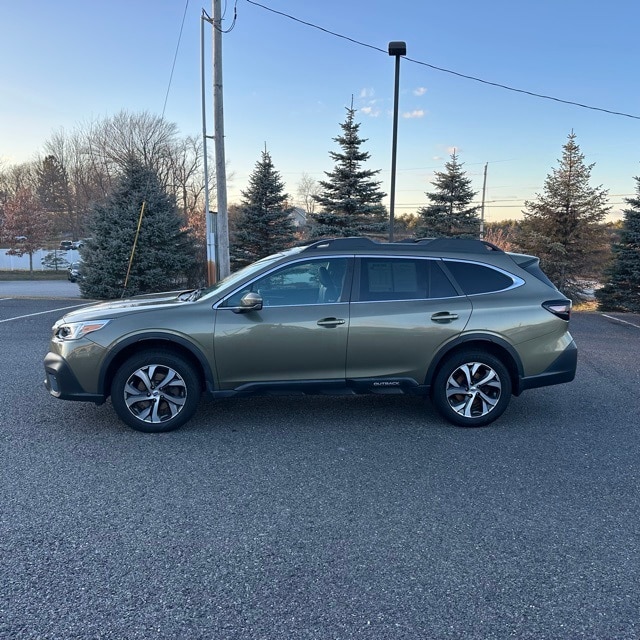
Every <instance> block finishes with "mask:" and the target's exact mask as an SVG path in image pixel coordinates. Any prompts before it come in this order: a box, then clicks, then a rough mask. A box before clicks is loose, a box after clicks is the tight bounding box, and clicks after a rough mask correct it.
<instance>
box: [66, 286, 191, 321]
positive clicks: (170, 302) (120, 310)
mask: <svg viewBox="0 0 640 640" xmlns="http://www.w3.org/2000/svg"><path fill="white" fill-rule="evenodd" d="M180 293H182V291H165V292H163V293H153V294H148V295H143V296H135V297H133V298H127V299H125V300H111V301H109V302H100V303H98V304H91V305H89V306H87V307H82V308H81V309H76V310H75V311H71V312H70V313H67V314H65V316H64V320H65V322H84V321H86V320H101V319H105V318H114V317H117V316H122V315H126V314H129V313H138V312H144V311H151V310H156V309H160V308H171V307H175V306H176V305H184V304H193V303H189V302H187V301H185V300H181V299H180V298H179V297H178V296H179V295H180Z"/></svg>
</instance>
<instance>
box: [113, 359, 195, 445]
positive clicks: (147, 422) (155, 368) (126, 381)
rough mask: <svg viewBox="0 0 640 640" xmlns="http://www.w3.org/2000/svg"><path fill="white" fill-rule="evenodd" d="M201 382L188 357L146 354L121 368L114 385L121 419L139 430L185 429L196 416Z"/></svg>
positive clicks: (114, 402) (115, 406) (114, 404)
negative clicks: (188, 422) (182, 427)
mask: <svg viewBox="0 0 640 640" xmlns="http://www.w3.org/2000/svg"><path fill="white" fill-rule="evenodd" d="M199 400H200V379H199V377H198V374H197V372H196V370H195V369H194V368H193V366H192V365H191V364H190V363H189V362H187V361H186V360H185V359H184V358H182V357H180V356H178V355H174V354H171V353H163V352H160V351H144V352H142V353H139V354H136V355H134V356H132V357H131V358H129V359H128V360H127V361H126V362H125V363H124V364H123V365H121V366H120V368H119V369H118V371H117V372H116V375H115V376H114V378H113V384H112V386H111V402H112V403H113V408H114V409H115V411H116V413H117V414H118V417H119V418H120V419H121V420H122V421H123V422H124V423H125V424H127V425H129V426H130V427H132V428H133V429H136V430H137V431H144V432H146V433H164V432H166V431H172V430H173V429H177V428H178V427H181V426H182V425H183V424H185V422H187V421H188V420H189V419H191V417H192V416H193V414H194V413H195V411H196V409H197V407H198V402H199Z"/></svg>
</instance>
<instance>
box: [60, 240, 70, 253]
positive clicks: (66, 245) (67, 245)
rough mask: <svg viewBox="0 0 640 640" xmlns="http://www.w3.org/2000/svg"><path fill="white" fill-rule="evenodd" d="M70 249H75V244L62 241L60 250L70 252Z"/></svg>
mask: <svg viewBox="0 0 640 640" xmlns="http://www.w3.org/2000/svg"><path fill="white" fill-rule="evenodd" d="M69 249H73V242H71V240H61V241H60V250H61V251H68V250H69Z"/></svg>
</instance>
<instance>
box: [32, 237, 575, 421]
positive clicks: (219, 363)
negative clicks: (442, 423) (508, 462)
mask: <svg viewBox="0 0 640 640" xmlns="http://www.w3.org/2000/svg"><path fill="white" fill-rule="evenodd" d="M570 314H571V301H570V300H568V299H567V298H565V297H564V296H563V295H562V294H561V293H560V292H559V291H558V290H557V289H556V288H555V287H554V286H553V284H552V283H551V282H550V281H549V279H548V278H547V277H546V276H545V275H544V273H543V272H542V271H541V270H540V267H539V260H538V258H536V257H533V256H527V255H520V254H515V253H506V252H504V251H502V250H500V249H498V248H497V247H495V246H494V245H491V244H489V243H486V242H482V241H479V240H461V239H460V240H456V239H447V238H439V239H432V240H417V241H411V242H396V243H383V242H374V241H372V240H369V239H366V238H339V239H333V240H322V241H319V242H314V243H313V244H309V245H307V246H303V247H296V248H292V249H289V250H287V251H284V252H282V253H279V254H276V255H273V256H269V257H267V258H263V259H262V260H259V261H258V262H256V263H254V264H252V265H249V266H248V267H245V268H244V269H242V270H240V271H238V272H236V273H233V274H232V275H231V276H229V277H228V278H226V279H224V280H222V281H221V282H219V283H217V284H215V285H213V286H212V287H209V288H207V289H199V290H191V291H182V292H179V291H177V292H168V293H162V294H152V295H145V296H137V297H134V298H131V299H129V300H117V301H110V302H105V303H102V304H96V305H92V306H89V307H85V308H82V309H78V310H75V311H72V312H70V313H68V314H67V315H65V316H64V317H63V318H61V319H60V320H58V321H57V322H56V323H55V324H54V326H53V336H52V339H51V345H50V350H49V353H48V354H47V355H46V357H45V361H44V368H45V374H46V378H45V386H46V388H47V389H48V391H49V392H50V393H51V395H53V396H55V397H57V398H61V399H66V400H85V401H92V402H95V403H97V404H101V403H103V402H105V400H106V399H107V398H108V397H111V402H112V404H113V408H114V409H115V411H116V413H117V414H118V416H119V417H120V418H121V420H122V421H123V422H125V423H126V424H127V425H129V426H130V427H132V428H134V429H137V430H139V431H145V432H163V431H170V430H172V429H175V428H177V427H179V426H181V425H183V424H184V423H185V422H187V421H188V420H189V419H190V418H191V417H192V416H193V414H194V413H195V411H196V408H197V406H198V402H199V398H200V396H201V394H202V392H205V391H206V392H208V393H210V394H212V395H213V397H214V398H230V397H234V396H235V397H240V396H247V395H255V394H270V395H273V394H277V393H282V394H288V393H296V394H300V393H306V394H317V393H322V394H335V395H338V396H339V395H345V394H360V393H375V394H407V395H422V396H425V397H430V398H431V400H432V402H433V403H434V405H435V407H436V409H437V410H438V411H439V412H440V413H441V414H442V416H444V418H446V419H447V420H448V421H450V422H451V423H453V424H456V425H461V426H465V427H480V426H485V425H488V424H490V423H491V422H493V421H494V420H496V419H497V418H498V417H500V415H501V414H502V413H503V412H504V411H505V409H506V408H507V405H508V404H509V401H510V398H511V396H512V395H519V394H520V393H522V392H523V391H525V390H527V389H532V388H535V387H541V386H547V385H555V384H559V383H564V382H570V381H571V380H573V378H574V376H575V371H576V362H577V349H576V345H575V342H574V340H573V338H572V336H571V334H570V333H569V319H570Z"/></svg>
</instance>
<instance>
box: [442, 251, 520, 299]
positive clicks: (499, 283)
mask: <svg viewBox="0 0 640 640" xmlns="http://www.w3.org/2000/svg"><path fill="white" fill-rule="evenodd" d="M444 264H445V266H446V267H447V269H449V271H450V272H451V275H452V276H453V277H454V278H455V280H456V282H457V283H458V285H459V286H460V288H461V289H462V291H464V293H465V294H466V295H468V296H469V295H473V294H474V293H493V292H495V291H504V290H505V289H508V288H509V287H511V286H513V284H514V281H513V278H510V277H509V276H508V275H506V274H505V273H502V272H501V271H497V270H496V269H492V268H491V267H487V266H484V265H481V264H477V263H472V262H456V261H453V260H445V261H444Z"/></svg>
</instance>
